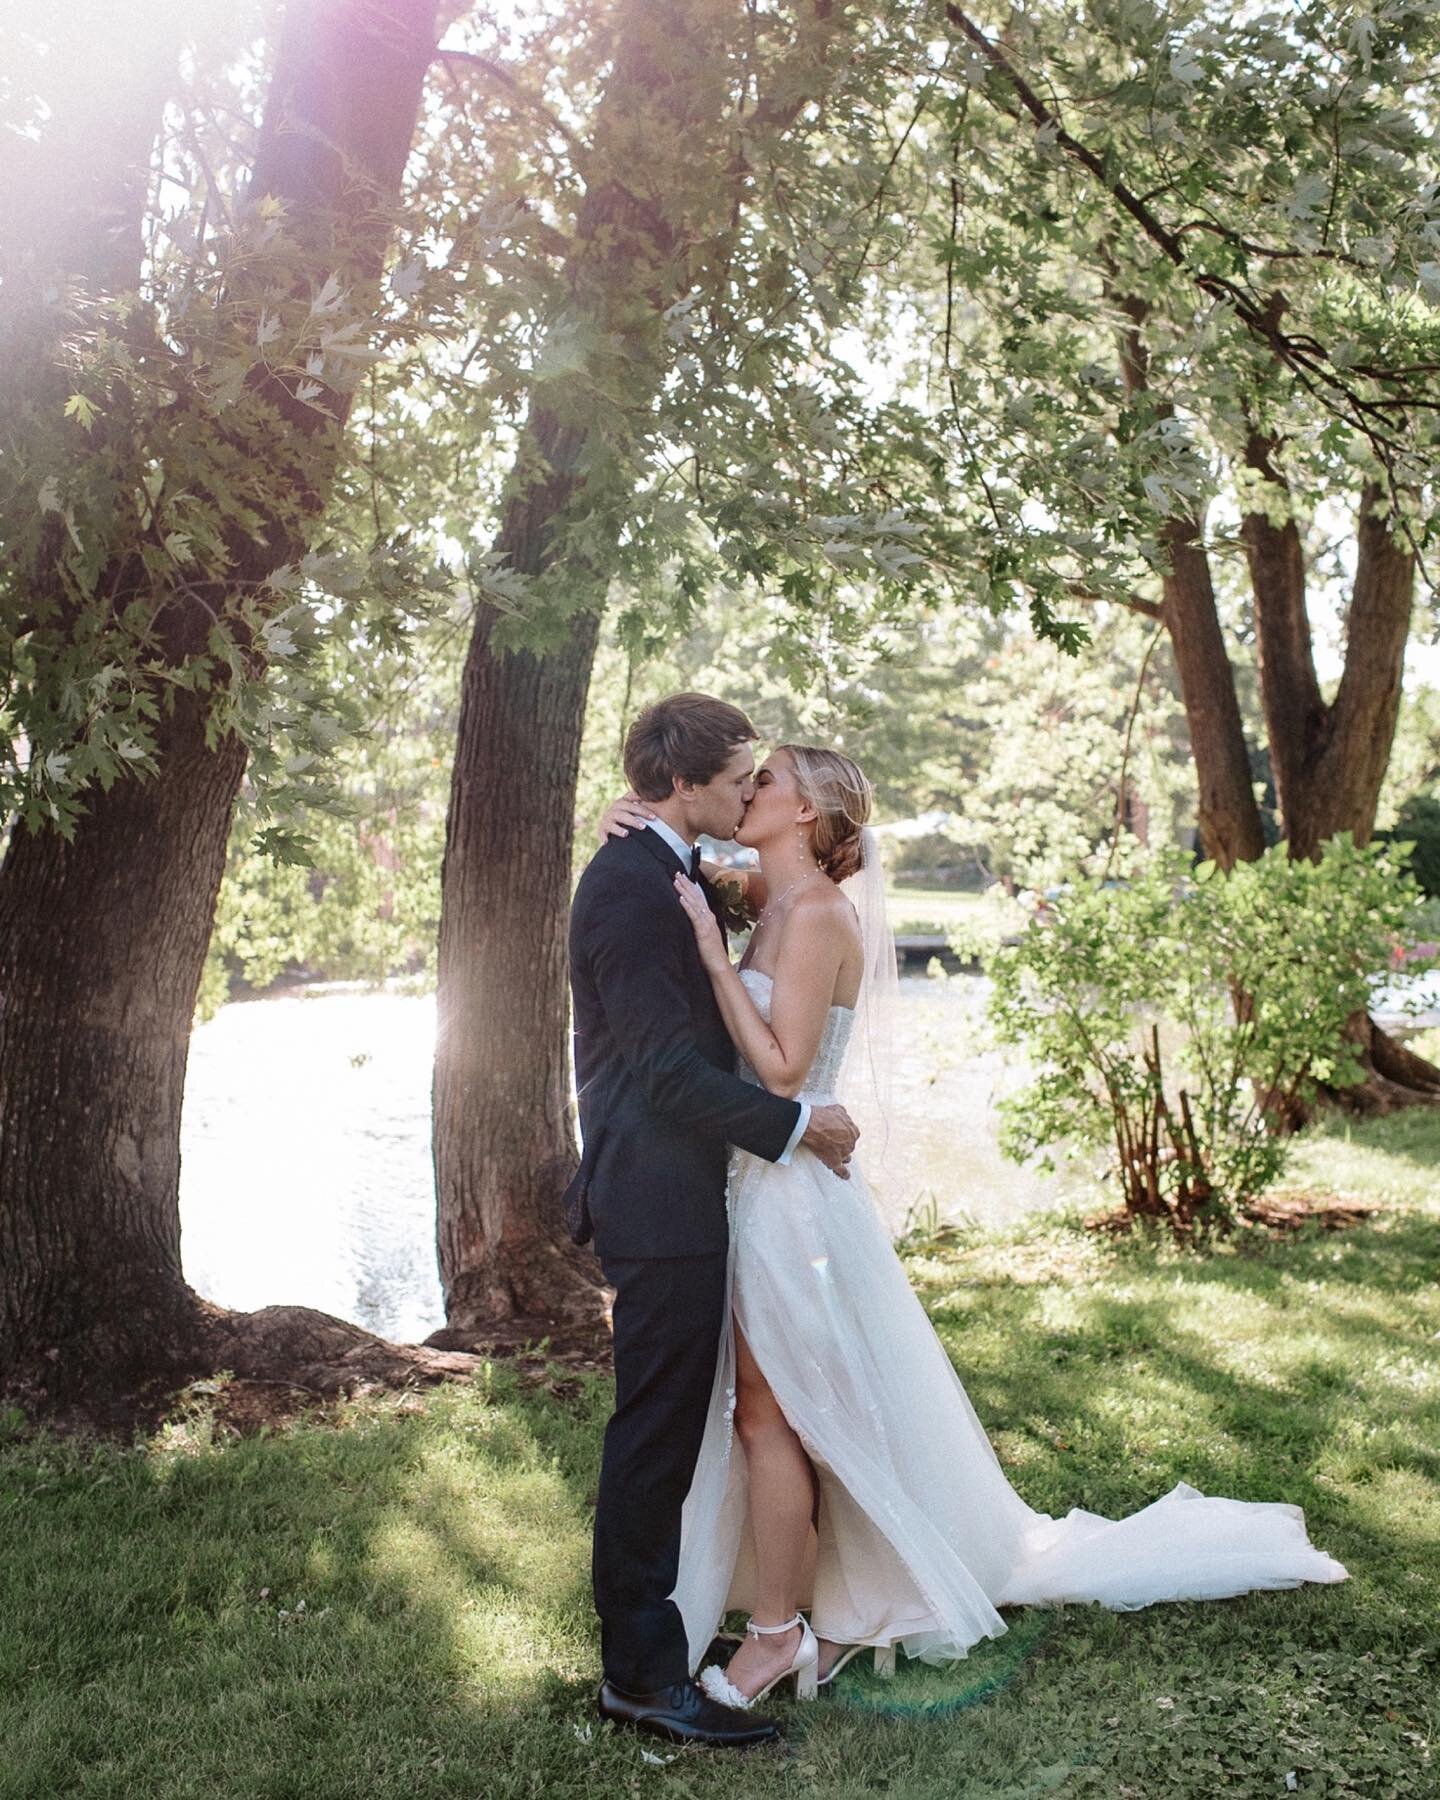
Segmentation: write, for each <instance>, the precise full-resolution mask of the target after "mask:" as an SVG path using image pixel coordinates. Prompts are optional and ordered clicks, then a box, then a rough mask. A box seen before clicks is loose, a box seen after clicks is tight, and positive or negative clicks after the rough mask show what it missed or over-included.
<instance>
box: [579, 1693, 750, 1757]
mask: <svg viewBox="0 0 1440 1800" xmlns="http://www.w3.org/2000/svg"><path fill="white" fill-rule="evenodd" d="M595 1710H596V1712H598V1713H599V1715H600V1717H601V1718H602V1719H613V1720H614V1721H615V1723H616V1724H617V1725H628V1726H629V1727H631V1729H632V1730H635V1731H648V1732H651V1733H653V1734H654V1735H655V1736H656V1737H663V1738H668V1739H669V1741H670V1742H671V1743H672V1744H717V1745H720V1746H721V1747H723V1748H728V1749H734V1750H746V1749H749V1748H750V1746H751V1745H752V1744H773V1743H777V1742H778V1741H779V1738H780V1727H779V1726H778V1725H777V1724H776V1723H775V1721H774V1720H773V1719H763V1718H759V1717H757V1716H756V1714H754V1713H751V1712H741V1711H740V1709H739V1708H738V1707H734V1706H722V1705H721V1704H720V1702H719V1701H718V1700H712V1699H711V1698H710V1696H709V1695H708V1694H707V1693H706V1692H705V1691H704V1690H703V1689H702V1688H701V1687H699V1686H698V1685H697V1684H696V1683H695V1682H694V1681H692V1680H690V1679H688V1678H687V1679H686V1680H684V1681H676V1682H672V1683H671V1685H670V1686H669V1687H663V1688H659V1689H657V1690H656V1691H655V1692H654V1693H653V1694H628V1693H626V1691H625V1690H624V1689H623V1688H618V1687H616V1686H615V1684H614V1682H613V1681H602V1682H601V1683H600V1692H599V1693H598V1694H597V1695H596V1697H595Z"/></svg>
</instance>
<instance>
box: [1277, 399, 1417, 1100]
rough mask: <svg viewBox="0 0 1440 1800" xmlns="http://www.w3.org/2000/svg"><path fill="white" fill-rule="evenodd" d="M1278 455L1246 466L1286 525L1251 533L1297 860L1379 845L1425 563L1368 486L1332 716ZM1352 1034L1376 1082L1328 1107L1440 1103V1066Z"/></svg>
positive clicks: (1380, 492)
mask: <svg viewBox="0 0 1440 1800" xmlns="http://www.w3.org/2000/svg"><path fill="white" fill-rule="evenodd" d="M1276 448H1277V446H1276V444H1275V443H1274V441H1273V440H1272V439H1268V438H1264V437H1262V436H1261V435H1260V434H1259V433H1258V432H1253V431H1252V433H1251V435H1250V438H1249V441H1248V443H1247V446H1246V461H1247V463H1248V464H1249V466H1250V467H1251V468H1252V469H1254V470H1255V471H1257V472H1258V473H1259V474H1260V475H1262V476H1263V477H1264V479H1265V480H1266V481H1267V482H1268V483H1269V484H1270V485H1271V486H1273V487H1275V488H1278V489H1279V490H1280V492H1281V494H1282V495H1283V498H1284V501H1285V506H1284V515H1285V516H1284V518H1283V520H1282V521H1281V522H1279V523H1277V522H1276V521H1275V520H1273V519H1272V518H1271V517H1270V516H1269V515H1268V514H1267V513H1266V512H1264V511H1256V512H1253V513H1250V514H1248V515H1247V516H1246V518H1245V519H1244V520H1243V522H1242V524H1241V533H1242V535H1243V537H1244V540H1245V547H1246V552H1247V555H1248V559H1249V564H1250V577H1251V585H1252V588H1253V591H1254V595H1255V629H1256V643H1257V647H1258V650H1259V661H1260V691H1261V698H1262V703H1263V705H1264V708H1265V722H1266V730H1267V733H1268V736H1269V740H1270V762H1271V767H1272V768H1273V770H1274V772H1275V789H1276V795H1277V798H1278V801H1279V805H1280V811H1281V817H1282V819H1283V821H1284V826H1285V840H1286V843H1287V844H1288V846H1289V849H1290V854H1291V855H1292V856H1305V857H1313V856H1315V855H1316V854H1317V853H1318V851H1319V849H1320V846H1321V845H1322V844H1323V843H1324V842H1325V841H1326V839H1327V838H1330V837H1333V836H1334V835H1335V833H1336V832H1339V831H1348V832H1350V833H1351V835H1352V836H1353V838H1354V840H1355V842H1356V843H1357V844H1364V843H1368V842H1369V841H1370V838H1371V836H1372V834H1373V833H1374V830H1375V809H1376V806H1377V804H1378V802H1379V798H1380V788H1381V784H1382V783H1383V781H1384V779H1385V770H1386V768H1387V766H1388V765H1389V761H1390V751H1391V746H1392V745H1393V743H1394V739H1395V721H1396V718H1397V717H1398V715H1399V710H1400V684H1401V678H1402V675H1403V672H1404V667H1405V645H1406V643H1407V641H1408V639H1409V636H1410V613H1411V609H1412V606H1413V604H1414V590H1415V558H1414V554H1413V552H1411V551H1410V550H1409V549H1408V548H1406V547H1404V546H1402V545H1401V544H1399V543H1397V542H1396V540H1395V539H1394V538H1393V537H1392V535H1391V534H1390V531H1389V529H1388V526H1387V524H1386V522H1385V520H1384V518H1383V517H1381V516H1380V515H1379V513H1378V512H1377V507H1378V505H1379V503H1380V502H1381V500H1382V499H1383V496H1384V489H1383V487H1382V486H1381V485H1380V484H1379V483H1378V482H1373V481H1371V482H1366V483H1365V485H1364V487H1363V488H1362V490H1361V495H1360V504H1359V516H1358V518H1357V521H1356V539H1357V554H1356V564H1355V585H1354V589H1353V591H1352V594H1351V601H1350V616H1349V619H1348V621H1347V629H1346V638H1345V666H1344V669H1343V671H1342V673H1341V677H1340V685H1339V688H1338V689H1337V691H1336V694H1335V698H1334V700H1333V701H1331V702H1330V704H1329V705H1328V706H1327V705H1326V703H1325V701H1324V698H1323V696H1322V695H1321V692H1320V684H1319V682H1318V680H1317V679H1316V676H1315V665H1314V660H1313V657H1312V653H1311V639H1310V621H1309V616H1308V613H1307V611H1306V606H1305V565H1304V558H1303V554H1302V549H1301V544H1300V534H1299V531H1298V529H1297V528H1296V525H1295V519H1294V514H1293V511H1292V510H1291V508H1290V505H1289V488H1288V484H1287V483H1286V481H1285V478H1284V475H1283V473H1282V471H1281V470H1280V469H1279V467H1278V465H1277V464H1276V462H1275V451H1276ZM1278 510H1280V509H1278V508H1277V511H1278ZM1347 1031H1348V1033H1349V1035H1350V1036H1351V1037H1352V1038H1353V1039H1354V1041H1355V1042H1356V1044H1357V1045H1358V1046H1359V1049H1360V1061H1361V1064H1362V1066H1363V1068H1364V1070H1365V1073H1364V1076H1363V1077H1362V1079H1361V1080H1360V1081H1359V1082H1357V1083H1354V1084H1352V1085H1351V1086H1349V1087H1343V1088H1342V1087H1332V1088H1326V1089H1325V1090H1324V1093H1325V1097H1326V1099H1327V1100H1328V1101H1330V1102H1331V1103H1333V1104H1334V1105H1337V1106H1340V1107H1342V1108H1344V1109H1345V1110H1346V1111H1347V1112H1353V1113H1359V1114H1375V1113H1388V1112H1394V1111H1395V1110H1396V1109H1397V1108H1399V1107H1402V1106H1413V1105H1426V1106H1431V1105H1435V1104H1437V1103H1440V1068H1436V1066H1435V1065H1434V1064H1433V1063H1431V1062H1428V1061H1427V1060H1426V1059H1425V1058H1424V1057H1423V1056H1417V1055H1416V1054H1415V1052H1414V1051H1413V1050H1407V1049H1406V1048H1405V1046H1404V1045H1403V1044H1401V1043H1399V1042H1398V1041H1397V1040H1396V1039H1394V1038H1392V1037H1391V1036H1390V1035H1389V1034H1388V1033H1387V1032H1386V1031H1385V1030H1383V1028H1382V1027H1380V1026H1379V1025H1377V1024H1376V1023H1375V1022H1374V1020H1373V1019H1371V1018H1370V1017H1368V1015H1367V1014H1365V1013H1356V1014H1355V1015H1354V1016H1353V1017H1352V1018H1351V1020H1350V1021H1349V1024H1348V1026H1347ZM1311 1113H1312V1109H1311V1108H1310V1107H1308V1106H1306V1105H1305V1104H1304V1103H1302V1102H1301V1101H1299V1100H1294V1101H1292V1102H1290V1103H1289V1104H1288V1105H1287V1107H1286V1108H1285V1110H1284V1115H1283V1120H1282V1121H1281V1122H1283V1123H1284V1124H1285V1125H1287V1126H1288V1127H1290V1128H1295V1127H1298V1126H1299V1125H1302V1124H1304V1123H1306V1122H1307V1121H1308V1119H1309V1118H1310V1117H1311Z"/></svg>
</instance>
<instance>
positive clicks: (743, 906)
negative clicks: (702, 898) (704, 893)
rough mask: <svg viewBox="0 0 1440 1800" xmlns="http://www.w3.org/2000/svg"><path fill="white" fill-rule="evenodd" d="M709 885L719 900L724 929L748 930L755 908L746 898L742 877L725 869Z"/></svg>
mask: <svg viewBox="0 0 1440 1800" xmlns="http://www.w3.org/2000/svg"><path fill="white" fill-rule="evenodd" d="M710 886H711V888H712V889H713V890H714V893H715V897H716V899H717V900H718V901H719V902H720V922H721V924H723V925H724V927H725V929H726V931H748V930H749V929H750V927H751V926H752V925H753V924H754V923H755V908H754V907H753V906H752V905H751V904H750V901H749V900H748V899H747V898H746V895H745V880H744V877H743V876H741V875H738V874H732V873H730V872H728V871H727V872H725V873H723V874H720V875H717V876H716V877H715V879H714V880H713V881H712V882H711V883H710Z"/></svg>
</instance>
